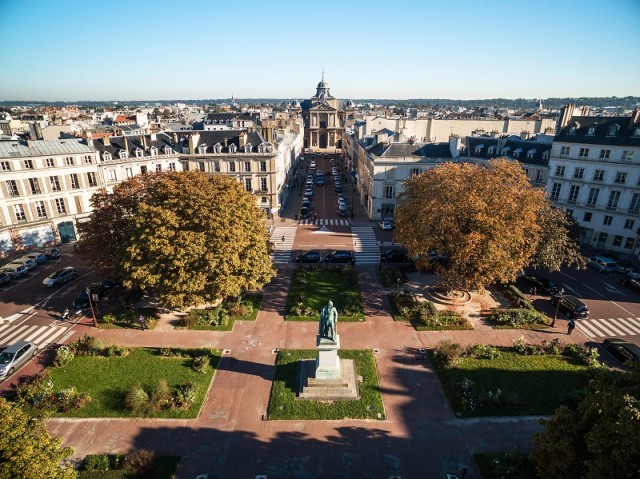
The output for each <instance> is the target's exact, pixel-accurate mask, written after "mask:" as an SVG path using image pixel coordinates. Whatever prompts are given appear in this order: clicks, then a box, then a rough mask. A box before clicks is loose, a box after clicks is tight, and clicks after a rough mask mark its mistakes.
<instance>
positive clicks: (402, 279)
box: [380, 268, 407, 287]
mask: <svg viewBox="0 0 640 479" xmlns="http://www.w3.org/2000/svg"><path fill="white" fill-rule="evenodd" d="M380 276H381V279H382V285H383V286H385V287H392V286H400V285H401V284H402V283H406V282H407V276H406V275H405V274H404V273H403V272H402V271H401V270H400V269H399V268H383V269H382V271H381V273H380Z"/></svg>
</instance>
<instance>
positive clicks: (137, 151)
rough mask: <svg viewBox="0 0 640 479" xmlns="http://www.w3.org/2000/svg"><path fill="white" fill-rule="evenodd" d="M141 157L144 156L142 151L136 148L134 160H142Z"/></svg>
mask: <svg viewBox="0 0 640 479" xmlns="http://www.w3.org/2000/svg"><path fill="white" fill-rule="evenodd" d="M143 155H144V152H143V151H142V149H141V148H136V158H142V156H143Z"/></svg>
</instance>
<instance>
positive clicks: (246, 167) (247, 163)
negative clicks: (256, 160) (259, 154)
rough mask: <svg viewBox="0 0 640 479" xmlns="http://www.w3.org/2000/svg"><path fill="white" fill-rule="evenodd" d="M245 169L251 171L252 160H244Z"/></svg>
mask: <svg viewBox="0 0 640 479" xmlns="http://www.w3.org/2000/svg"><path fill="white" fill-rule="evenodd" d="M244 171H245V172H247V173H249V172H250V171H251V162H250V161H245V162H244Z"/></svg>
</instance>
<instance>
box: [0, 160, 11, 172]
mask: <svg viewBox="0 0 640 479" xmlns="http://www.w3.org/2000/svg"><path fill="white" fill-rule="evenodd" d="M0 166H2V171H11V163H9V162H8V161H1V162H0Z"/></svg>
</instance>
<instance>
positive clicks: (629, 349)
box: [602, 338, 640, 363]
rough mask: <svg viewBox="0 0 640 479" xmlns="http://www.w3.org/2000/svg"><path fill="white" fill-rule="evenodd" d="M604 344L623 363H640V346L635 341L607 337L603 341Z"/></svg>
mask: <svg viewBox="0 0 640 479" xmlns="http://www.w3.org/2000/svg"><path fill="white" fill-rule="evenodd" d="M602 346H604V349H606V350H607V351H609V352H610V353H611V354H612V355H613V356H615V357H616V358H618V359H619V360H620V361H622V362H623V363H626V362H627V361H632V362H634V363H640V347H638V346H636V345H635V344H633V343H628V342H626V341H623V340H622V339H618V338H607V339H605V340H604V341H603V342H602Z"/></svg>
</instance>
